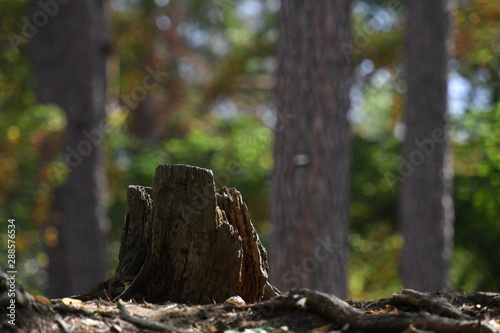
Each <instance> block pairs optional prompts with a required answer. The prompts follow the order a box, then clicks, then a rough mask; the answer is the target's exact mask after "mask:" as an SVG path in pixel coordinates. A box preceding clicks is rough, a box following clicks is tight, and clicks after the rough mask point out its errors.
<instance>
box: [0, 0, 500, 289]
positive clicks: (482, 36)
mask: <svg viewBox="0 0 500 333" xmlns="http://www.w3.org/2000/svg"><path fill="white" fill-rule="evenodd" d="M109 4H110V18H111V27H110V31H111V40H112V51H111V54H110V57H109V62H108V82H109V83H108V117H107V121H108V126H107V127H106V140H105V167H106V170H107V182H108V188H109V190H108V192H107V193H106V195H105V197H106V200H107V204H108V207H109V210H108V216H109V218H110V220H111V222H112V229H111V234H110V242H111V246H110V250H111V252H112V258H113V259H116V258H117V252H118V248H119V246H118V241H119V237H120V232H121V227H122V223H123V215H124V211H125V192H126V187H127V185H130V184H134V185H150V184H151V182H152V179H153V176H154V172H155V168H156V166H157V165H158V164H163V163H184V164H193V165H198V166H201V167H205V168H210V169H212V170H213V171H214V176H215V178H216V181H217V185H218V186H233V187H236V188H238V189H239V190H240V191H241V192H242V194H243V197H244V199H245V202H246V203H247V204H248V206H249V209H250V213H251V216H252V219H253V221H254V222H255V223H256V224H257V228H258V229H259V231H260V232H261V233H262V239H263V240H264V242H266V240H267V235H268V233H269V228H270V227H269V221H268V214H267V210H268V195H269V194H268V189H269V180H270V175H271V172H272V165H273V162H272V141H273V133H272V131H271V130H270V128H272V127H273V126H274V121H275V118H276V113H275V111H274V105H273V104H274V102H273V101H274V99H273V98H274V97H273V87H274V72H275V70H276V61H275V58H274V42H275V39H276V29H275V20H276V10H277V8H278V7H279V2H278V1H277V0H239V1H234V2H233V1H225V0H214V1H202V0H189V1H160V0H157V1H150V0H148V1H131V0H123V1H111V2H110V3H109ZM24 6H25V0H8V1H1V2H0V31H1V32H2V34H1V35H2V36H5V37H7V36H8V34H9V33H10V32H14V33H17V34H21V32H22V29H23V24H24V23H23V20H22V18H23V17H25V12H24V10H25V8H24ZM403 15H404V2H403V1H394V0H376V1H360V0H358V1H355V2H354V19H353V24H354V31H355V36H354V42H353V45H352V50H351V51H353V52H354V53H353V62H352V65H353V67H354V68H355V71H354V73H355V76H354V80H353V89H352V92H351V96H352V99H353V108H352V110H351V112H350V119H351V120H352V124H353V143H352V146H353V164H352V205H351V213H352V234H351V236H350V246H351V254H350V258H351V259H350V260H351V261H350V268H349V273H350V284H351V295H352V297H353V298H373V297H384V296H388V295H390V293H392V292H394V291H395V290H397V289H399V287H400V282H399V280H398V271H399V252H400V249H401V247H402V246H403V244H402V240H401V237H400V236H399V233H398V225H397V224H398V213H397V207H398V203H397V200H398V193H397V191H398V186H399V183H397V181H394V175H397V170H398V167H399V153H400V141H399V140H400V137H401V133H402V132H401V130H402V129H401V124H400V119H401V114H402V108H403V101H404V93H405V86H404V78H403V76H402V73H403V68H404V66H403V65H404V63H403V61H404V59H403V55H404V53H403V42H402V41H403V29H402V28H403V19H404V16H403ZM499 22H500V8H499V7H498V5H497V3H496V1H494V0H467V1H461V2H460V3H459V4H458V5H457V8H456V24H455V27H454V29H455V30H454V31H455V33H454V35H455V60H454V61H453V62H452V64H451V67H452V68H451V69H452V71H453V72H456V73H458V74H459V75H460V76H461V77H463V78H464V80H466V82H467V83H468V84H469V85H470V89H468V90H467V92H466V93H467V94H468V96H467V98H465V99H464V100H465V102H466V105H465V106H464V110H465V112H463V113H455V114H454V115H453V124H454V127H453V137H452V139H453V151H454V163H455V172H456V180H455V210H456V245H455V248H456V251H455V256H454V261H453V271H452V273H453V274H452V282H453V286H454V287H455V288H457V289H459V290H461V289H465V290H467V291H473V290H477V289H483V290H491V291H500V281H498V279H497V278H496V277H498V276H500V261H499V260H500V259H499V258H500V248H498V246H497V243H498V239H499V238H500V234H499V233H500V229H499V228H498V217H499V216H500V202H499V200H500V199H499V195H498V194H499V189H500V154H499V151H500V131H499V130H498V124H499V123H500V105H499V102H500V79H499V73H500V63H499V60H498V59H500V44H499V42H498V41H499V40H500V35H499V34H500V28H499ZM27 51H28V50H27V46H26V45H20V47H19V48H15V47H13V46H12V44H11V43H10V42H9V40H8V39H5V38H4V39H2V44H1V46H0V134H1V136H0V140H1V141H0V181H1V182H2V187H1V188H0V201H1V202H2V205H1V206H0V230H5V228H6V223H7V219H9V218H15V219H16V224H17V231H18V234H17V235H18V238H17V240H18V243H19V247H18V250H19V251H18V260H19V262H20V264H19V271H20V274H19V277H20V281H21V282H22V283H23V284H26V286H27V287H29V289H31V290H35V292H36V293H40V292H41V289H43V287H44V286H45V283H46V278H47V276H46V273H45V272H44V267H46V266H47V263H48V258H47V256H46V254H45V252H44V246H50V245H51V244H52V243H51V242H53V241H54V239H55V238H54V234H53V230H51V229H45V228H44V221H45V219H46V217H47V214H49V213H50V205H51V191H52V190H53V189H54V187H56V186H57V185H59V184H61V183H62V182H64V179H65V177H66V173H67V171H66V168H65V165H64V156H63V155H62V154H61V153H60V151H61V146H60V145H61V142H62V139H63V136H64V131H65V119H64V116H63V114H62V113H61V112H60V111H59V110H58V109H57V108H56V107H54V106H50V105H48V106H42V105H37V104H36V102H35V100H34V95H33V93H32V91H31V67H30V64H29V62H28V59H27ZM151 71H155V72H156V73H157V75H158V77H157V78H156V79H155V80H152V79H151V75H152V74H151ZM148 75H149V76H148ZM148 83H149V84H150V85H149V86H148V85H147V84H148ZM141 88H143V89H142V90H141ZM143 91H144V92H145V93H143ZM131 96H132V97H133V98H132V97H131ZM127 98H128V99H127ZM131 98H132V99H131ZM130 100H132V101H133V103H130V102H129V103H127V101H130ZM5 242H6V239H5V233H3V232H0V243H3V244H5ZM5 255H6V252H5V251H0V265H2V263H5V262H6V260H5ZM115 264H116V262H115ZM113 267H115V266H113ZM113 267H111V268H113Z"/></svg>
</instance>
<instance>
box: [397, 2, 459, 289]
mask: <svg viewBox="0 0 500 333" xmlns="http://www.w3.org/2000/svg"><path fill="white" fill-rule="evenodd" d="M450 20H451V18H450V9H449V2H448V0H438V1H434V0H422V1H410V2H408V17H407V22H408V23H407V36H406V53H407V73H406V75H407V79H406V80H407V84H408V94H407V102H406V110H405V115H404V123H405V128H406V133H405V139H404V144H403V153H402V158H403V164H402V169H401V170H402V171H403V173H404V178H403V179H402V181H403V184H402V191H401V211H402V214H401V215H402V230H403V236H404V249H403V258H402V278H403V283H404V286H405V287H406V288H412V289H416V290H420V291H434V290H438V289H441V288H443V287H446V286H448V280H449V265H450V259H451V254H452V239H453V218H454V214H453V201H452V196H451V191H452V190H451V189H452V177H453V170H452V165H451V158H450V154H449V146H448V138H447V136H448V129H449V122H448V114H447V75H448V60H449V44H450Z"/></svg>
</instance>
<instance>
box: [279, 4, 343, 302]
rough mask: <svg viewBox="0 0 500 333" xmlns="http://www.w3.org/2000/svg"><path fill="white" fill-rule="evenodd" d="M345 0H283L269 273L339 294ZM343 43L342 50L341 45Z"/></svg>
mask: <svg viewBox="0 0 500 333" xmlns="http://www.w3.org/2000/svg"><path fill="white" fill-rule="evenodd" d="M350 3H351V2H350V1H347V0H336V1H301V0H290V1H283V2H282V4H281V12H280V17H279V27H278V29H279V30H278V31H279V39H278V62H279V67H278V74H277V75H278V82H277V101H276V102H277V108H278V118H279V119H278V124H277V127H276V141H275V149H274V161H275V166H274V174H273V185H272V201H271V219H272V223H273V224H272V226H273V230H272V238H271V245H270V250H271V254H270V260H271V264H270V269H271V274H270V277H271V278H272V279H273V280H272V282H273V284H275V285H277V286H278V287H279V288H281V289H282V290H288V289H291V288H296V287H299V286H300V287H307V288H314V289H317V290H320V291H325V292H329V293H333V294H335V295H337V296H339V297H342V298H345V297H346V296H347V281H346V274H347V258H348V243H347V237H348V231H349V201H350V178H349V177H350V175H349V167H350V139H349V136H350V134H349V124H348V120H347V111H348V110H349V106H350V102H349V88H350V73H351V71H350V66H349V62H350V59H349V55H348V54H345V49H350V45H351V25H350V9H351V8H350ZM346 46H349V47H346Z"/></svg>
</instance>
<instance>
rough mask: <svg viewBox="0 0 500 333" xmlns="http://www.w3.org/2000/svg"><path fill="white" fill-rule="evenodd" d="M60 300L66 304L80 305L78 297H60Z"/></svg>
mask: <svg viewBox="0 0 500 333" xmlns="http://www.w3.org/2000/svg"><path fill="white" fill-rule="evenodd" d="M62 302H63V303H64V304H66V305H81V304H82V301H80V300H79V299H74V298H69V297H64V298H63V299H62Z"/></svg>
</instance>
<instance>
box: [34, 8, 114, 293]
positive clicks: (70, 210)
mask: <svg viewBox="0 0 500 333" xmlns="http://www.w3.org/2000/svg"><path fill="white" fill-rule="evenodd" d="M28 13H29V14H28V19H29V20H30V22H31V23H32V24H33V27H34V33H33V38H32V40H31V45H30V56H31V60H32V63H33V69H34V82H35V85H34V90H35V93H36V96H37V99H38V101H39V102H41V103H55V104H57V105H58V106H59V107H61V109H62V110H63V111H64V113H65V115H66V118H67V127H66V140H65V142H64V146H63V152H64V156H65V160H66V164H67V167H68V178H67V180H66V183H65V184H63V185H62V186H61V187H60V188H58V189H56V190H55V191H54V196H53V202H54V204H53V206H54V207H53V214H52V218H51V220H50V222H49V226H48V231H47V232H48V233H50V234H51V235H52V236H57V245H55V246H54V247H49V248H48V253H49V257H50V264H49V269H48V271H49V283H50V287H49V295H50V296H51V297H59V296H64V295H71V294H73V293H75V292H78V291H81V290H84V289H86V288H88V287H89V286H91V285H92V284H95V283H96V282H98V281H100V280H102V278H103V277H104V274H105V271H106V269H107V263H108V260H107V252H106V240H105V231H106V217H105V210H104V207H103V198H102V192H103V191H102V187H103V185H104V184H105V181H104V177H103V171H102V161H101V160H102V157H101V143H102V141H103V137H104V131H105V122H104V121H105V113H104V103H105V85H106V82H105V74H106V73H105V72H106V71H105V61H106V54H105V51H106V47H107V40H106V26H105V18H104V13H103V8H102V3H101V1H100V0H85V1H84V0H82V1H69V2H68V1H65V2H64V3H63V2H57V1H53V2H47V3H44V6H43V8H42V2H40V1H37V0H30V1H29V2H28Z"/></svg>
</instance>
